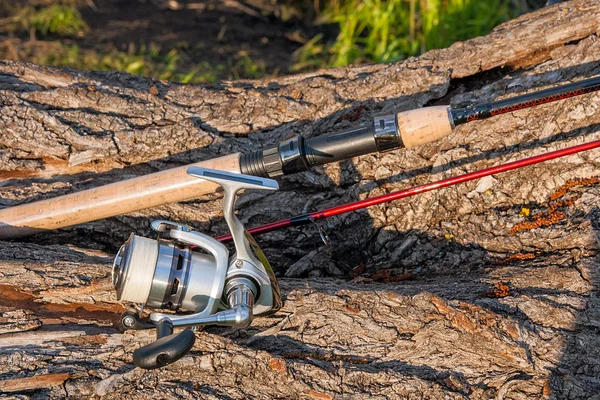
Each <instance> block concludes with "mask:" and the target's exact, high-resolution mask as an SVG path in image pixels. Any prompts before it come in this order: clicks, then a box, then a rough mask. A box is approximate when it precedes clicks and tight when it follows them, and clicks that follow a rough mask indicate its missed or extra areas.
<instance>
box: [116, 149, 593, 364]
mask: <svg viewBox="0 0 600 400" xmlns="http://www.w3.org/2000/svg"><path fill="white" fill-rule="evenodd" d="M599 147H600V140H596V141H592V142H589V143H585V144H581V145H577V146H573V147H568V148H565V149H561V150H557V151H553V152H549V153H544V154H540V155H537V156H533V157H529V158H525V159H522V160H517V161H513V162H509V163H506V164H501V165H498V166H494V167H490V168H485V169H482V170H479V171H474V172H470V173H467V174H463V175H458V176H454V177H451V178H446V179H442V180H439V181H437V182H432V183H428V184H424V185H420V186H416V187H413V188H409V189H404V190H400V191H397V192H392V193H388V194H386V195H382V196H377V197H374V198H371V199H365V200H361V201H357V202H354V203H349V204H345V205H341V206H337V207H333V208H329V209H326V210H321V211H316V212H313V213H309V214H303V215H301V216H299V217H295V218H290V219H286V220H281V221H278V222H274V223H271V224H268V225H264V226H260V227H257V228H254V229H251V230H250V231H247V230H246V229H245V227H244V226H243V225H242V223H241V222H240V221H239V219H238V218H237V216H236V215H235V212H234V205H235V198H236V195H237V193H238V192H239V191H240V190H247V189H259V190H277V189H278V185H277V182H276V181H274V180H272V179H268V178H263V177H255V176H250V175H244V174H238V173H231V172H225V171H216V170H211V169H206V168H199V167H194V166H192V167H189V168H188V169H187V174H189V175H190V176H191V177H195V178H200V179H202V180H206V181H210V182H213V183H215V184H218V185H219V186H221V187H222V188H223V190H224V193H225V195H224V198H223V215H224V218H225V221H226V222H227V226H228V227H229V230H230V232H231V233H230V235H227V236H223V237H220V238H217V239H214V238H212V237H210V236H208V235H205V234H203V233H200V232H195V231H194V230H193V229H192V228H190V227H188V226H186V225H182V224H179V223H176V222H170V221H163V220H159V221H153V222H152V228H153V229H154V230H155V231H156V232H157V233H158V235H159V237H158V238H157V239H150V238H145V237H142V236H137V235H135V234H132V235H131V236H130V237H129V239H128V240H127V242H126V243H125V244H124V245H123V246H122V247H121V249H120V250H119V252H118V254H117V256H116V257H115V261H114V264H113V272H112V279H113V284H114V287H115V289H116V291H117V298H118V299H119V300H120V301H124V302H129V303H133V304H134V309H132V310H129V311H127V312H125V313H124V314H123V315H122V316H121V318H120V320H119V323H118V326H119V327H120V328H121V330H123V331H124V330H128V329H133V330H141V329H156V341H155V342H153V343H150V344H147V345H145V346H142V347H140V348H138V349H136V350H135V351H134V353H133V360H134V362H135V364H136V365H137V366H139V367H141V368H145V369H153V368H159V367H163V366H165V365H168V364H171V363H173V362H175V361H177V360H178V359H180V358H181V357H183V356H184V355H185V354H187V352H188V351H189V350H190V349H191V348H192V347H193V345H194V341H195V339H196V337H195V335H194V332H193V329H196V328H197V327H200V326H205V325H221V326H230V327H238V328H244V327H247V326H248V325H249V324H250V323H251V322H252V320H253V318H254V317H255V316H260V315H268V314H270V313H273V312H276V311H277V310H279V309H280V307H281V306H282V298H281V293H280V290H279V286H278V283H277V279H276V278H275V274H274V272H273V269H272V268H271V266H270V264H269V261H268V260H267V258H266V257H265V255H264V253H263V252H262V251H261V250H260V248H259V246H258V244H257V243H256V241H255V240H254V239H253V237H252V235H251V234H250V233H254V234H259V233H265V232H270V231H273V230H277V229H281V228H284V227H288V226H298V225H305V224H307V223H310V222H312V221H316V220H319V219H323V218H328V217H331V216H334V215H339V214H343V213H347V212H350V211H356V210H360V209H362V208H365V207H369V206H373V205H376V204H381V203H386V202H389V201H393V200H397V199H401V198H405V197H410V196H414V195H416V194H419V193H424V192H427V191H430V190H435V189H439V188H443V187H447V186H453V185H457V184H459V183H463V182H468V181H471V180H474V179H479V178H482V177H485V176H489V175H494V174H498V173H502V172H506V171H510V170H514V169H518V168H523V167H526V166H529V165H533V164H537V163H540V162H543V161H548V160H552V159H556V158H561V157H565V156H568V155H572V154H576V153H579V152H582V151H586V150H591V149H595V148H599ZM229 240H232V241H233V243H234V247H235V252H234V253H232V254H230V253H229V250H228V249H227V247H225V245H224V244H223V243H221V241H223V242H225V241H229ZM135 304H138V306H137V310H136V309H135V307H136V305H135ZM144 306H150V307H153V308H157V309H166V310H170V311H175V312H176V313H175V314H173V313H163V312H152V313H151V314H150V315H149V316H148V318H142V316H141V315H142V310H143V308H144ZM183 311H185V312H183ZM177 327H183V328H187V329H185V330H183V331H181V332H179V333H178V334H175V333H174V328H177Z"/></svg>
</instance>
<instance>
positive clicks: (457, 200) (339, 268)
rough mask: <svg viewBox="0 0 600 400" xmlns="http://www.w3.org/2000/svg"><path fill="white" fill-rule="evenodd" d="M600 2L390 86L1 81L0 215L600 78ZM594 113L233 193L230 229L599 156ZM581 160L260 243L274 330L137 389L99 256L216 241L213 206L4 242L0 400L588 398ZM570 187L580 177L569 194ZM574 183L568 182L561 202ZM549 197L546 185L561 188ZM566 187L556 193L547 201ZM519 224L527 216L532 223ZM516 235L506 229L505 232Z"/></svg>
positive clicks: (565, 110)
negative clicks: (275, 298)
mask: <svg viewBox="0 0 600 400" xmlns="http://www.w3.org/2000/svg"><path fill="white" fill-rule="evenodd" d="M599 28H600V1H589V0H576V1H571V2H568V3H565V4H562V5H558V6H554V7H550V8H546V9H543V10H541V11H539V12H536V13H533V14H529V15H525V16H523V17H522V18H520V19H518V20H516V21H513V22H510V23H507V24H505V25H503V26H501V27H499V28H497V29H496V30H495V31H494V32H493V33H491V34H490V35H488V36H486V37H481V38H477V39H474V40H471V41H467V42H464V43H458V44H455V45H454V46H452V47H450V48H448V49H444V50H439V51H432V52H429V53H427V54H425V55H423V56H422V57H420V58H417V59H409V60H407V61H404V62H399V63H395V64H389V65H371V66H357V67H350V68H339V69H331V70H325V71H319V72H316V73H312V74H304V75H297V76H289V77H281V78H276V79H268V80H262V81H238V82H224V83H221V84H215V85H206V86H179V85H175V84H170V83H167V82H160V81H151V80H147V79H142V78H138V77H134V76H130V75H126V74H122V73H95V72H85V73H82V72H76V71H69V70H55V69H50V68H43V67H39V66H34V65H28V64H22V63H9V62H2V63H0V103H1V109H0V132H1V134H0V178H2V179H3V181H2V182H1V183H0V207H10V206H13V205H16V204H20V203H23V202H28V201H34V200H36V199H41V198H47V197H51V196H57V195H60V194H64V193H70V192H72V191H75V190H81V189H84V188H89V187H93V186H96V185H100V184H105V183H108V182H112V181H115V180H120V179H123V178H126V177H132V176H137V175H140V174H143V173H147V172H151V171H156V170H159V169H164V168H169V167H172V166H175V165H181V164H183V163H189V162H192V161H198V160H202V159H208V158H210V157H214V156H217V155H223V154H227V153H230V152H233V151H250V150H254V149H258V148H261V147H264V146H267V145H269V144H273V143H275V142H277V141H279V140H281V139H284V138H286V137H288V136H290V135H292V134H302V135H305V136H311V135H316V134H319V133H323V132H326V131H332V130H336V129H342V128H345V127H348V126H350V125H351V124H357V123H362V122H364V121H366V120H367V119H368V118H370V116H372V115H373V114H376V113H391V112H397V111H401V110H407V109H411V108H415V107H421V106H424V105H428V104H437V103H444V102H447V101H451V103H452V104H453V105H454V106H461V105H464V104H467V103H469V102H471V101H475V100H481V101H485V100H493V99H499V98H503V97H506V96H512V95H516V94H520V93H524V92H527V91H529V90H533V89H536V88H541V87H549V86H552V85H555V84H557V83H559V82H561V81H566V80H572V79H575V78H579V77H583V76H590V75H595V74H598V73H600V64H599V60H600V41H599V40H598V37H597V34H598V31H599ZM599 99H600V96H599V95H597V94H591V95H586V96H581V97H578V98H574V99H570V100H566V101H562V102H559V103H553V104H550V105H545V106H541V107H537V108H535V109H529V110H522V111H519V112H515V113H514V114H510V115H503V116H499V117H495V118H492V119H490V120H486V121H481V122H475V123H472V124H468V125H466V126H461V127H459V128H458V129H457V130H456V132H455V133H454V134H453V135H451V136H450V137H449V138H447V139H445V140H442V141H439V142H437V143H434V144H431V145H427V146H423V147H419V148H416V149H413V150H408V151H394V152H390V153H386V154H382V155H371V156H365V157H359V158H356V159H353V160H351V161H347V162H342V163H340V164H334V165H330V166H327V167H325V168H321V169H319V170H315V171H312V172H308V173H304V174H299V175H296V176H292V177H289V178H286V179H284V180H282V190H281V191H280V192H277V193H273V194H264V193H247V194H244V195H242V196H241V198H240V200H239V202H238V208H239V213H240V216H241V218H242V219H243V221H244V222H245V223H247V224H248V225H249V226H254V225H257V224H260V223H264V222H268V221H273V220H276V219H279V218H282V217H285V216H290V215H293V214H297V213H300V212H303V211H307V210H313V209H315V208H322V207H325V206H330V205H334V204H338V203H340V202H345V201H351V200H355V199H358V198H365V197H368V196H375V195H378V194H381V193H385V192H388V191H391V190H395V189H400V188H405V187H409V186H412V185H414V184H419V183H423V182H428V181H431V180H437V179H440V178H442V177H447V176H451V175H454V174H457V173H461V172H465V171H471V170H475V169H480V168H483V167H487V166H491V165H494V164H498V163H501V162H506V161H509V160H514V159H517V158H521V157H525V156H529V155H533V154H537V153H540V152H543V151H549V150H554V149H558V148H562V147H566V146H570V145H574V144H578V143H582V142H585V141H587V140H592V139H597V138H599V137H600V132H599V129H600V112H598V106H599V104H600V103H599ZM597 175H600V151H590V152H587V153H584V154H580V155H575V156H570V157H568V158H564V159H560V160H556V161H552V162H548V163H545V164H541V165H537V166H533V167H529V168H526V169H523V170H518V171H512V172H509V173H505V174H502V175H498V176H495V177H493V178H485V179H482V180H480V181H476V182H471V183H467V184H463V185H460V186H456V187H452V188H447V189H443V190H440V191H437V192H430V193H427V194H424V195H421V196H418V197H414V198H412V199H410V201H398V202H395V203H393V204H389V205H385V206H379V207H374V208H372V209H370V210H368V211H365V212H359V213H353V214H350V215H345V216H342V217H336V218H334V219H331V220H329V221H327V222H326V223H324V224H322V225H321V228H322V229H325V230H326V231H327V233H328V234H329V236H330V237H331V239H332V242H333V246H331V247H325V246H323V245H322V244H321V243H320V239H319V235H318V233H317V228H316V227H307V228H303V229H290V230H287V231H281V232H277V233H272V234H269V235H265V236H263V237H261V238H260V240H259V241H260V242H261V244H262V245H263V249H264V250H265V252H266V253H267V254H268V256H269V257H270V259H271V261H272V264H273V265H274V266H275V268H276V269H277V272H278V274H279V276H281V277H282V278H281V285H282V287H283V291H284V294H285V307H284V308H283V309H282V310H281V311H280V312H279V313H277V314H276V315H274V316H272V317H269V318H263V319H258V320H256V321H255V322H254V323H253V325H252V326H251V327H250V328H249V329H245V330H228V329H208V330H206V331H204V332H200V333H198V340H197V342H196V346H195V347H194V349H193V351H192V352H191V354H190V355H189V356H187V357H185V358H184V359H182V360H181V361H179V362H177V363H175V364H174V365H172V366H169V367H167V368H164V369H161V370H155V371H151V372H147V371H143V370H140V369H137V368H134V367H133V365H132V364H131V354H132V351H133V350H134V349H135V348H136V347H138V346H139V345H140V343H147V342H148V341H150V340H152V334H151V333H150V332H134V333H126V334H120V333H118V332H117V331H116V330H115V329H114V328H113V327H112V323H113V321H115V320H116V318H117V317H118V316H119V313H120V312H122V310H123V309H122V306H121V305H120V304H119V303H117V302H116V299H115V294H114V292H113V290H112V288H111V283H110V276H109V275H110V263H111V259H112V254H113V253H114V252H115V250H116V249H117V248H118V246H119V245H120V244H121V243H122V242H123V241H124V240H125V239H126V237H127V235H128V234H129V233H130V232H131V231H135V232H138V233H140V234H149V222H150V220H151V219H153V218H169V219H175V220H182V221H186V222H188V223H191V224H193V225H195V226H196V227H197V228H198V229H201V230H202V231H205V232H208V233H210V234H215V235H216V234H221V233H224V232H225V230H226V227H225V224H224V222H223V221H222V218H221V214H220V208H221V202H220V201H219V196H218V195H213V196H208V197H205V198H202V199H200V200H198V201H191V202H186V203H184V204H172V205H168V206H164V207H160V208H156V209H151V210H146V211H141V212H138V213H135V214H131V215H126V216H122V217H117V218H112V219H110V220H105V221H98V222H94V223H90V224H86V225H84V226H79V227H76V228H73V229H65V230H63V231H61V232H57V233H52V234H43V235H38V236H36V237H34V238H31V239H28V240H24V241H21V242H0V379H1V381H0V392H8V393H11V394H12V395H15V396H18V397H19V398H47V397H51V398H60V397H66V396H69V397H73V398H77V397H86V398H87V397H90V396H97V397H104V398H107V399H111V398H114V399H124V398H139V399H148V398H192V397H196V398H207V399H217V398H221V399H243V398H256V399H270V398H303V399H304V398H312V399H351V398H352V399H354V398H376V399H379V398H415V399H416V398H431V399H437V398H440V399H442V398H474V399H483V398H486V399H487V398H498V399H523V398H544V397H546V398H600V397H598V396H599V395H598V393H600V336H599V335H598V330H599V329H600V296H599V293H598V286H599V282H600V267H599V265H600V264H599V263H600V258H599V257H600V255H599V253H598V250H599V248H600V247H599V245H598V235H599V233H598V232H599V231H598V230H599V229H600V221H598V218H599V216H600V209H599V208H598V204H599V200H600V190H599V188H598V186H597V180H598V179H594V178H593V177H595V176H597ZM584 178H592V179H588V180H586V181H583V180H582V179H584ZM573 180H575V181H573ZM565 184H566V185H567V186H564V185H565ZM561 187H562V189H561ZM528 213H529V215H528ZM523 222H525V224H523Z"/></svg>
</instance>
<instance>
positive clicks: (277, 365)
mask: <svg viewBox="0 0 600 400" xmlns="http://www.w3.org/2000/svg"><path fill="white" fill-rule="evenodd" d="M269 368H271V369H272V370H273V371H277V372H280V373H282V374H285V373H287V368H286V366H285V360H284V359H282V358H273V359H272V360H271V361H269Z"/></svg>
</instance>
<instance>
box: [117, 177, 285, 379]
mask: <svg viewBox="0 0 600 400" xmlns="http://www.w3.org/2000/svg"><path fill="white" fill-rule="evenodd" d="M188 174H190V175H192V176H196V177H198V178H201V179H206V180H209V181H213V182H215V183H217V184H219V185H220V186H221V187H222V188H223V190H224V192H225V196H224V207H223V212H224V218H225V220H226V221H227V225H228V226H229V229H230V231H231V235H232V236H233V240H234V245H235V253H234V254H232V255H231V256H230V254H229V251H228V250H227V248H226V247H225V246H224V245H223V244H222V243H220V242H219V241H217V240H215V239H213V238H212V237H210V236H208V235H205V234H202V233H199V232H195V231H193V230H192V229H191V228H190V227H188V226H185V225H182V224H179V223H175V222H169V221H162V220H159V221H154V222H152V228H153V229H154V230H155V231H156V232H158V235H159V237H158V239H149V238H145V237H141V236H138V235H135V234H132V235H131V236H130V237H129V239H128V240H127V242H126V243H125V244H124V245H123V246H122V247H121V249H120V250H119V252H118V254H117V256H116V257H115V261H114V265H113V284H114V286H115V289H116V291H117V298H118V299H119V300H121V301H126V302H131V303H141V304H142V308H143V307H144V306H149V307H152V308H156V309H162V310H169V311H172V312H173V311H174V312H176V313H160V312H153V313H151V314H150V317H149V319H148V320H147V321H144V320H142V319H141V318H140V317H139V315H138V313H135V312H127V313H125V314H123V316H122V317H121V320H120V324H121V328H122V329H150V328H156V332H157V340H156V341H155V342H153V343H151V344H149V345H147V346H144V347H141V348H139V349H137V350H136V351H135V352H134V354H133V356H134V357H133V358H134V362H135V363H136V365H138V366H139V367H142V368H146V369H152V368H158V367H161V366H164V365H167V364H170V363H172V362H174V361H176V360H178V359H179V358H181V357H183V355H185V354H186V353H187V352H188V351H189V350H190V349H191V348H192V346H193V344H194V340H195V336H194V334H193V331H192V330H190V329H187V330H184V331H182V332H181V333H179V334H177V335H175V334H173V328H176V327H188V328H191V329H194V328H195V327H198V326H202V325H225V326H235V327H241V328H243V327H246V326H248V325H249V324H250V323H251V322H252V318H253V317H254V316H255V315H264V314H266V313H271V312H275V311H277V310H278V309H279V308H281V305H282V302H281V295H280V292H279V286H278V284H277V280H276V278H275V275H274V273H273V270H272V269H271V266H270V265H269V262H268V261H267V259H266V257H265V256H264V254H263V253H262V251H261V250H260V248H259V247H258V245H257V244H256V242H255V241H254V239H253V238H252V236H250V234H248V232H247V231H246V229H245V228H244V226H243V225H242V224H241V222H240V221H239V219H238V218H237V217H236V216H235V214H234V203H235V196H236V194H237V192H238V191H240V190H242V189H266V190H276V189H278V185H277V182H275V181H273V180H271V179H266V178H257V177H253V176H247V175H242V174H236V173H229V172H223V171H215V170H210V169H205V168H199V167H190V168H188Z"/></svg>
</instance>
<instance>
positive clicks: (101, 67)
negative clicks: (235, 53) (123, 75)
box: [32, 43, 266, 83]
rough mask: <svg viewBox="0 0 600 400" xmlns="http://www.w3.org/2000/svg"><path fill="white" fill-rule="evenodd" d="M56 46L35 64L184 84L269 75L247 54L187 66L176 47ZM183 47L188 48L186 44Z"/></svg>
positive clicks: (40, 56) (262, 66)
mask: <svg viewBox="0 0 600 400" xmlns="http://www.w3.org/2000/svg"><path fill="white" fill-rule="evenodd" d="M53 46H54V48H53V49H52V50H51V51H44V52H40V54H39V55H36V54H33V55H32V61H33V62H34V63H37V64H44V65H52V66H60V67H71V68H75V69H80V70H97V71H124V72H128V73H130V74H135V75H141V76H146V77H151V78H157V79H162V80H168V81H173V82H180V83H207V82H216V81H217V80H219V79H224V78H229V79H243V78H250V79H253V78H260V77H262V76H264V75H265V74H266V72H265V67H264V64H262V63H261V62H255V61H254V60H252V59H251V58H250V57H249V56H248V54H247V53H245V52H242V53H241V54H240V59H239V61H237V62H234V61H230V62H229V64H227V65H211V64H209V63H207V62H203V63H200V64H195V65H185V63H183V62H182V58H183V57H182V52H181V48H173V49H171V50H170V51H169V52H168V53H166V54H165V53H163V52H161V48H160V46H157V45H154V44H151V45H150V46H142V47H140V48H139V49H137V48H136V47H135V46H133V45H130V46H129V49H128V50H127V51H118V50H117V49H112V50H111V51H109V52H105V53H98V52H95V51H91V50H82V49H81V48H79V46H77V45H64V44H60V43H54V44H53ZM181 46H182V47H185V45H184V44H182V45H181Z"/></svg>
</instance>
